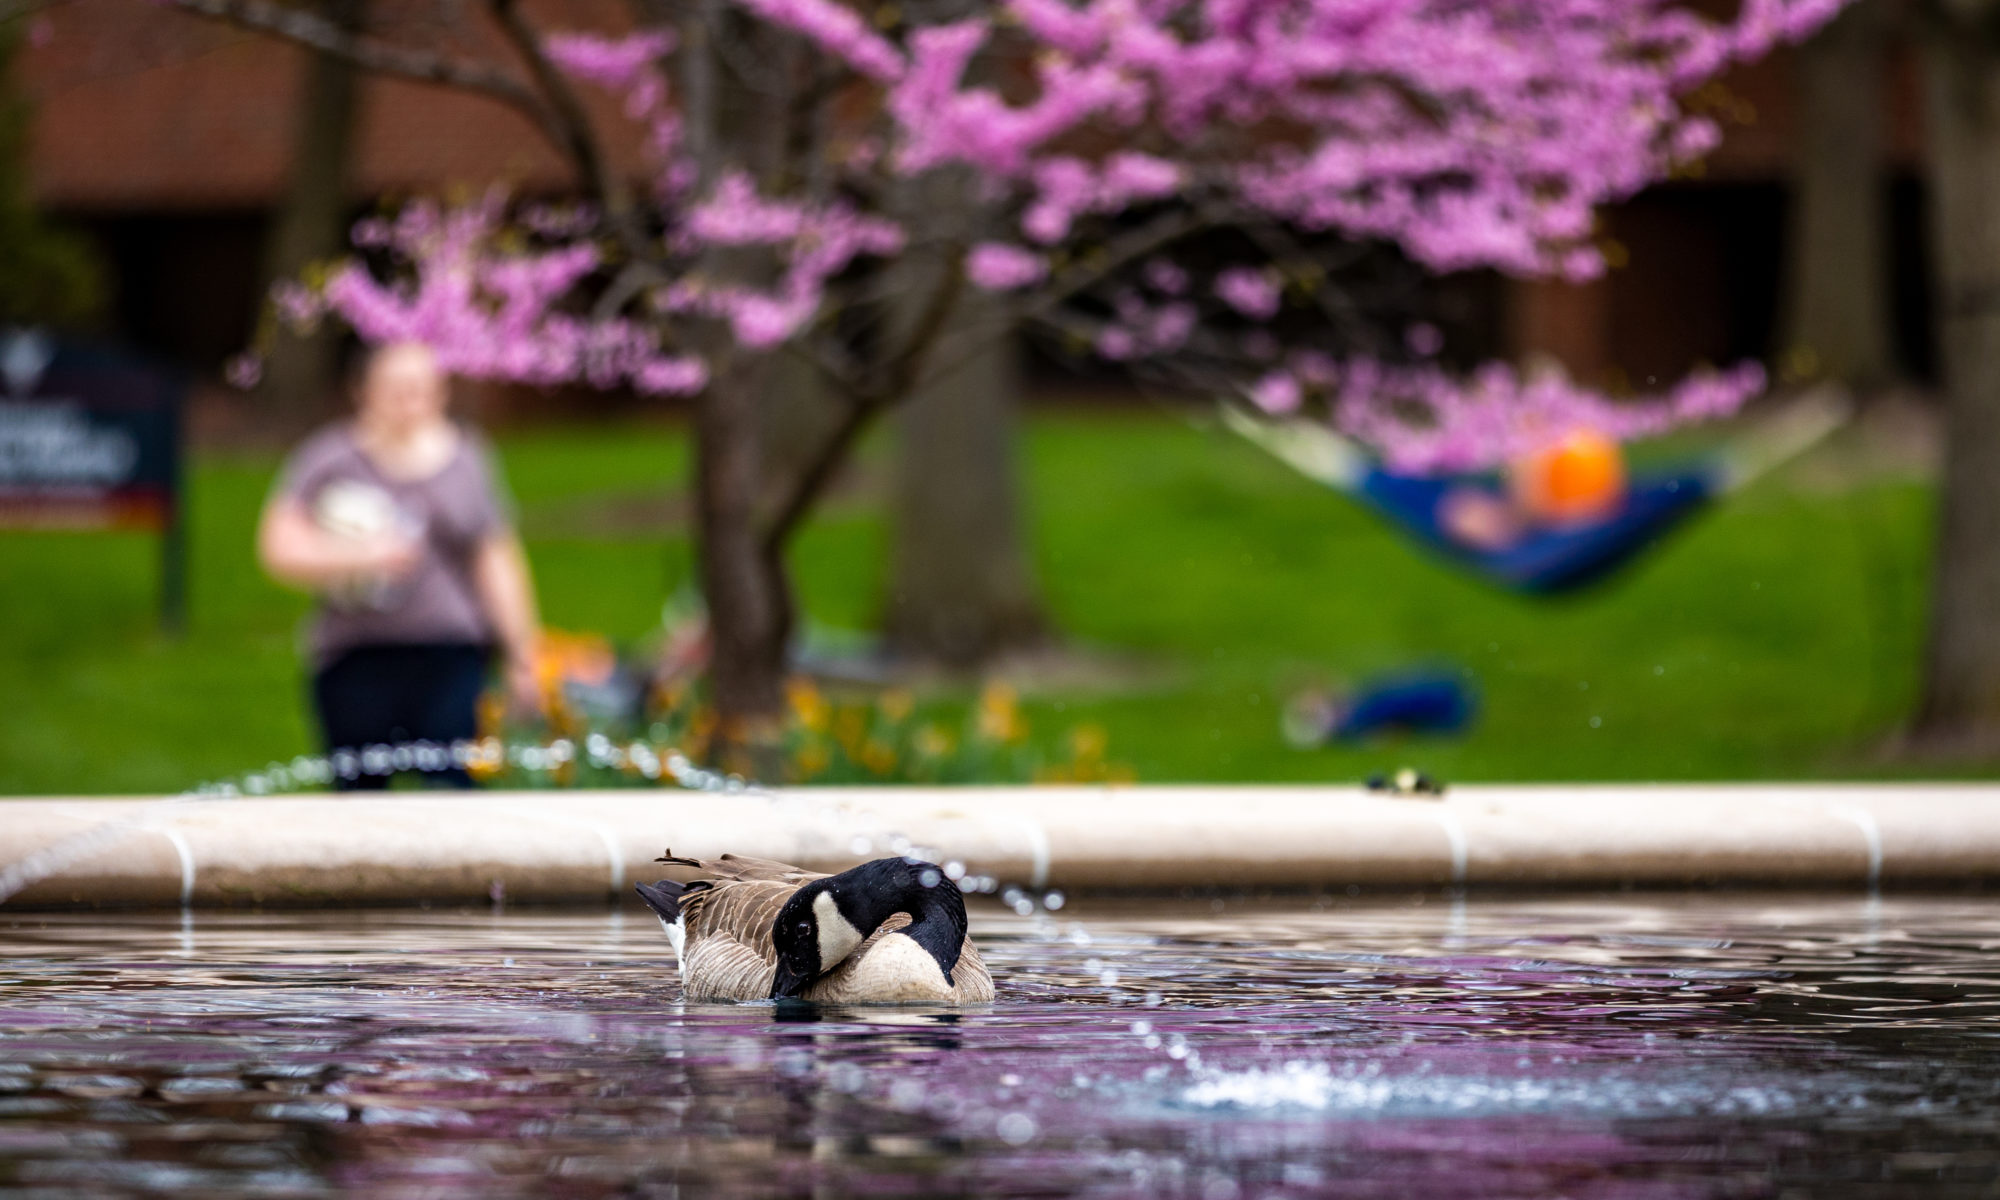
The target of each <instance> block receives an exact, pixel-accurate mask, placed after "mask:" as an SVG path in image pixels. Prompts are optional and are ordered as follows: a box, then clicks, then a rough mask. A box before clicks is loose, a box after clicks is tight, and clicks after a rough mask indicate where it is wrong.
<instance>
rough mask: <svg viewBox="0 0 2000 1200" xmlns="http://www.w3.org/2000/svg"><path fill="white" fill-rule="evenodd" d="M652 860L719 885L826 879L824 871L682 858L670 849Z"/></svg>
mask: <svg viewBox="0 0 2000 1200" xmlns="http://www.w3.org/2000/svg"><path fill="white" fill-rule="evenodd" d="M653 861H654V862H663V863H674V864H676V865H679V866H683V867H693V868H695V869H696V870H698V871H700V872H701V873H702V874H704V875H707V876H709V877H710V878H712V879H714V880H716V881H717V882H718V883H721V882H731V883H734V882H749V881H752V880H757V881H769V882H772V883H788V884H790V885H792V886H793V887H800V886H803V885H805V884H808V883H811V882H812V881H813V880H815V879H825V878H826V873H825V872H823V871H808V870H806V869H805V868H804V867H795V866H792V865H791V864H790V863H781V862H774V861H773V860H771V859H768V858H751V857H749V856H748V855H743V854H725V855H723V856H722V857H721V858H682V857H678V856H676V855H675V854H674V852H673V851H672V850H669V851H667V852H666V853H665V854H663V855H661V856H660V857H659V858H656V859H654V860H653Z"/></svg>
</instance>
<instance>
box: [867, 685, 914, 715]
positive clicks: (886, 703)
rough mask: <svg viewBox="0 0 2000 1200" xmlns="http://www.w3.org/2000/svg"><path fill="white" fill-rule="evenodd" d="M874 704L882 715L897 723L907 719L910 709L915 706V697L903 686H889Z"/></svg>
mask: <svg viewBox="0 0 2000 1200" xmlns="http://www.w3.org/2000/svg"><path fill="white" fill-rule="evenodd" d="M875 704H876V707H878V708H880V709H881V710H882V715H883V716H885V717H887V718H889V720H891V721H893V722H896V723H898V724H901V723H902V722H903V721H906V720H908V719H909V716H910V712H911V710H913V709H915V708H916V706H917V702H916V699H915V698H914V697H912V696H911V695H910V693H909V692H908V691H906V690H905V689H903V688H890V689H889V690H888V691H886V692H883V693H882V696H881V698H880V699H879V700H877V701H876V702H875Z"/></svg>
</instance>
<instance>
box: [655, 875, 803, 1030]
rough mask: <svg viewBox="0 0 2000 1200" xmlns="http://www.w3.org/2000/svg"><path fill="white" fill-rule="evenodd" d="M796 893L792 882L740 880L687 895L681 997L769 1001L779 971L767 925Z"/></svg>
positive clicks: (776, 954) (795, 887) (699, 999)
mask: <svg viewBox="0 0 2000 1200" xmlns="http://www.w3.org/2000/svg"><path fill="white" fill-rule="evenodd" d="M797 890H798V887H797V885H796V884H789V883H778V882H775V881H770V880H744V881H729V882H723V883H717V884H715V885H713V886H712V887H707V888H702V889H701V890H699V891H695V892H691V893H690V894H689V895H688V897H687V899H686V901H685V902H684V911H685V913H686V924H685V926H684V929H685V933H684V934H683V939H682V957H683V958H684V960H685V961H684V962H683V963H682V978H683V979H685V980H686V981H687V985H686V993H685V994H686V998H687V999H689V1000H695V1001H706V1000H765V999H768V998H769V997H770V995H771V981H772V980H773V979H774V978H775V977H776V976H777V973H778V953H777V951H776V950H775V949H774V948H773V947H772V945H771V925H772V923H773V922H775V921H776V920H777V919H778V910H779V909H781V908H783V907H784V905H785V901H786V900H788V899H790V898H791V895H792V893H793V892H795V891H797Z"/></svg>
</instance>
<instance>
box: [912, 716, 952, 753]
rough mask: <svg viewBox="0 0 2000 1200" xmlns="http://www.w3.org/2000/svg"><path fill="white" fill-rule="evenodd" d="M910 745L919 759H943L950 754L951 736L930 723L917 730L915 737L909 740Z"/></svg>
mask: <svg viewBox="0 0 2000 1200" xmlns="http://www.w3.org/2000/svg"><path fill="white" fill-rule="evenodd" d="M911 745H912V746H913V747H914V748H915V750H916V752H917V754H918V755H919V756H920V757H923V758H943V757H944V756H946V755H947V754H950V753H951V748H952V743H951V735H950V734H949V733H946V732H945V731H944V729H943V728H941V727H940V726H938V725H937V724H935V723H932V724H929V725H925V726H924V727H923V728H922V729H919V730H917V736H916V737H915V738H913V739H911Z"/></svg>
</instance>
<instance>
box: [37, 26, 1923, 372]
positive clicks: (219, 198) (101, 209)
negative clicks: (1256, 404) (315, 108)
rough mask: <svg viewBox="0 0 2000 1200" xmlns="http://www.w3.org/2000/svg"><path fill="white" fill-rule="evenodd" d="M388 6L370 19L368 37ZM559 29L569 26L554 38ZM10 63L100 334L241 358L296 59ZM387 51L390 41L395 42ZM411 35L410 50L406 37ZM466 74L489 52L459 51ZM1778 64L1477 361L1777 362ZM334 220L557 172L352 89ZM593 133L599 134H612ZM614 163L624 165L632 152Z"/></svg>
mask: <svg viewBox="0 0 2000 1200" xmlns="http://www.w3.org/2000/svg"><path fill="white" fill-rule="evenodd" d="M393 7H394V6H393V5H385V4H383V3H381V2H380V0H378V3H377V5H376V6H375V10H374V11H375V14H376V19H378V20H381V19H382V10H384V9H385V8H386V9H389V10H390V13H391V16H393ZM537 7H539V8H540V9H541V10H542V11H541V12H540V13H539V14H538V16H539V18H540V19H542V20H545V21H546V22H547V23H548V24H549V25H551V26H562V25H571V26H583V25H589V24H595V23H596V22H597V21H598V19H600V18H602V17H604V16H605V15H606V13H607V12H613V11H617V10H616V9H606V12H598V11H595V10H597V9H599V8H604V7H605V5H604V4H603V0H544V2H543V3H542V4H541V5H539V6H537ZM563 18H566V19H563ZM46 21H47V27H46V36H45V37H41V38H38V39H37V41H39V42H40V43H41V44H40V45H38V46H37V47H36V48H35V49H33V50H32V51H30V52H28V53H26V54H24V55H23V56H22V59H21V76H22V78H21V85H22V86H23V88H24V90H25V92H26V94H27V96H28V98H29V99H30V101H31V102H32V103H33V104H34V105H35V106H36V126H35V134H36V136H35V140H34V149H33V162H32V170H33V178H34V182H35V186H36V189H37V192H38V196H39V198H40V200H41V201H42V203H43V204H44V205H45V206H46V207H48V208H49V209H50V210H52V211H53V212H55V213H56V214H58V215H59V216H61V217H63V218H66V219H68V220H69V221H71V222H72V223H74V224H76V225H79V226H81V227H83V228H84V229H86V230H88V231H89V232H90V233H92V234H93V235H94V236H95V237H96V238H97V240H98V241H99V243H100V244H101V245H102V247H103V248H104V251H105V253H106V256H107V258H108V260H109V262H110V264H111V266H112V273H113V277H114V286H115V295H114V297H113V299H112V302H111V312H110V313H109V314H108V321H109V323H110V324H111V326H112V330H111V331H112V332H114V333H115V334H117V335H119V336H121V337H124V338H127V339H129V340H130V341H132V342H134V343H136V344H138V345H139V346H142V347H144V348H146V349H148V350H151V351H153V352H155V353H157V354H160V355H163V356H166V357H169V358H171V359H173V360H176V361H178V362H181V363H183V364H185V365H188V366H190V367H194V368H197V369H199V370H202V371H208V372H212V371H214V370H216V369H217V368H218V366H219V364H220V363H221V362H222V361H223V360H224V358H225V357H226V356H227V355H229V354H231V353H233V352H234V351H236V350H238V349H240V348H241V347H242V346H243V345H244V342H245V338H246V336H247V331H248V330H249V328H250V325H251V322H252V319H253V314H254V312H255V310H256V306H257V291H258V278H259V262H260V259H261V256H262V252H263V246H264V242H265V239H266V237H267V229H268V226H269V224H270V219H271V214H272V212H273V211H274V208H275V207H276V205H277V204H278V202H279V200H280V198H281V196H282V194H283V189H284V186H285V181H286V177H287V171H288V168H289V163H290V157H291V153H292V145H293V140H294V136H295V133H294V126H295V123H296V121H297V117H298V108H299V106H298V104H297V102H296V99H295V98H296V96H297V95H298V93H299V90H300V88H301V86H302V80H303V78H304V74H305V72H304V70H303V68H304V65H305V62H306V59H305V55H304V53H303V52H302V51H299V50H297V49H295V48H293V47H290V46H286V45H282V44H278V43H276V42H273V41H271V40H269V39H265V38H261V37H258V36H255V35H252V34H247V33H242V32H238V31H235V30H233V29H229V28H225V27H222V26H219V25H216V24H213V23H209V22H204V21H201V20H198V19H194V18H190V17H186V16H183V15H180V14H178V13H175V12H172V11H169V10H165V9H163V8H161V7H160V6H158V5H156V4H153V3H149V2H148V0H92V2H91V3H89V4H81V5H68V6H58V7H55V8H53V9H52V10H50V12H49V15H48V16H47V17H46ZM385 32H388V33H390V34H392V35H393V34H395V33H397V32H399V31H397V30H395V29H393V28H390V29H388V30H386V31H385ZM400 32H402V33H403V34H405V35H406V36H419V37H420V36H423V35H424V33H425V32H426V31H424V30H421V29H417V30H410V29H405V30H402V31H400ZM467 49H469V50H473V51H477V52H480V53H482V54H485V53H492V52H493V49H494V47H492V46H485V47H467ZM1907 59H1908V56H1907V55H1898V56H1897V57H1896V60H1895V61H1894V62H1893V63H1892V66H1891V70H1890V71H1889V75H1888V85H1887V86H1886V87H1885V88H1884V92H1885V94H1884V96H1883V98H1882V103H1883V104H1884V105H1886V106H1887V108H1888V124H1889V128H1890V130H1891V136H1890V143H1891V144H1890V147H1889V155H1888V160H1889V161H1888V163H1887V169H1886V172H1885V175H1886V178H1885V179H1883V180H1882V181H1880V182H1881V185H1882V186H1884V187H1887V188H1889V189H1890V190H1891V196H1892V202H1891V213H1892V221H1891V224H1892V229H1891V230H1890V231H1889V238H1890V246H1891V276H1892V279H1893V283H1894V287H1895V293H1896V296H1895V299H1896V303H1895V306H1894V311H1895V313H1896V320H1897V329H1896V330H1895V338H1894V345H1895V350H1896V354H1897V358H1898V359H1899V365H1900V366H1901V367H1902V368H1903V369H1904V370H1905V371H1907V372H1909V373H1911V374H1914V375H1917V376H1923V375H1926V374H1928V373H1929V371H1930V369H1931V365H1932V358H1933V355H1932V352H1931V349H1930V334H1929V330H1928V310H1929V303H1928V296H1927V287H1926V283H1925V280H1926V271H1925V267H1924V248H1923V234H1922V229H1923V204H1922V195H1921V184H1920V177H1919V172H1918V169H1917V167H1918V163H1919V161H1920V157H1921V148H1920V146H1919V144H1918V143H1919V131H1920V122H1919V120H1918V113H1917V105H1916V92H1917V89H1916V87H1915V80H1914V78H1913V71H1912V69H1911V67H1910V64H1909V62H1908V61H1907ZM1788 66H1789V64H1788V61H1787V59H1786V57H1785V56H1784V55H1783V54H1780V55H1778V56H1775V57H1773V58H1772V59H1769V60H1767V61H1765V62H1763V63H1759V64H1757V65H1755V66H1753V67H1751V68H1748V69H1744V70H1740V71H1738V72H1736V73H1735V74H1733V75H1732V76H1731V77H1729V78H1728V79H1727V80H1726V81H1725V85H1726V91H1727V95H1728V98H1727V100H1726V101H1724V103H1725V104H1726V105H1727V107H1728V108H1730V109H1732V110H1734V112H1735V113H1736V115H1737V117H1738V119H1739V123H1736V124H1733V125H1732V127H1731V128H1730V130H1729V133H1728V136H1727V138H1726V140H1725V142H1724V144H1723V146H1722V147H1721V149H1720V150H1719V151H1718V152H1717V153H1716V154H1714V155H1713V156H1712V157H1711V159H1710V160H1709V161H1708V163H1707V164H1706V169H1705V171H1704V172H1703V174H1702V175H1701V176H1700V177H1699V178H1694V179H1687V180H1680V181H1674V182H1669V183H1664V184H1661V185H1659V186H1657V187H1655V188H1653V189H1651V190H1649V191H1648V192H1646V193H1645V194H1643V195H1641V196H1639V197H1638V198H1636V199H1634V200H1632V201H1630V202H1628V203H1626V204H1624V205H1621V206H1619V207H1618V208H1616V209H1614V210H1613V211H1611V212H1610V213H1608V214H1607V232H1608V233H1609V234H1610V235H1611V236H1612V237H1613V238H1614V239H1615V240H1616V241H1617V242H1618V243H1619V244H1620V245H1622V246H1623V247H1624V248H1625V250H1626V251H1627V259H1628V261H1627V263H1626V265H1624V266H1623V267H1622V269H1619V270H1617V271H1614V272H1613V273H1612V274H1611V275H1610V277H1609V278H1607V279H1605V280H1603V281H1600V282H1598V283H1596V284H1592V285H1589V286H1584V287H1571V286H1566V285H1560V284H1553V283H1539V282H1528V281H1520V280H1511V279H1500V278H1492V279H1488V280H1484V281H1477V282H1476V285H1475V286H1473V287H1470V288H1466V289H1462V291H1463V294H1464V295H1466V296H1469V297H1472V299H1471V300H1469V301H1467V302H1466V303H1467V304H1468V305H1469V307H1470V309H1471V311H1470V312H1469V313H1468V314H1467V315H1466V316H1467V319H1466V322H1465V323H1467V324H1469V325H1470V326H1471V327H1473V328H1474V329H1476V330H1478V331H1479V333H1480V335H1481V336H1479V337H1478V338H1477V341H1478V342H1479V343H1481V344H1482V345H1483V347H1484V348H1488V349H1491V350H1494V351H1498V352H1502V353H1508V354H1513V355H1521V354H1525V353H1535V352H1539V353H1548V354H1553V355H1555V356H1556V357H1558V358H1560V359H1561V360H1563V361H1565V362H1566V363H1568V364H1569V365H1570V366H1571V368H1572V370H1573V371H1575V372H1576V373H1577V374H1578V375H1579V376H1580V377H1582V378H1586V379H1593V380H1599V381H1607V382H1612V383H1614V384H1615V383H1621V382H1629V383H1630V384H1633V385H1638V386H1644V385H1645V383H1646V382H1647V381H1648V380H1649V379H1652V378H1658V379H1661V380H1666V379H1671V378H1673V377H1677V376H1678V375H1680V374H1681V373H1683V372H1684V371H1685V370H1686V369H1687V368H1688V367H1690V366H1691V365H1694V364H1697V363H1700V362H1722V361H1733V360H1737V359H1742V358H1746V357H1754V358H1769V357H1771V356H1772V355H1773V354H1775V353H1776V352H1777V351H1778V350H1779V349H1780V347H1779V346H1778V344H1777V341H1778V336H1779V335H1778V333H1777V324H1778V314H1779V311H1780V306H1781V298H1782V289H1783V286H1784V279H1783V274H1784V270H1783V262H1782V260H1783V252H1784V246H1785V238H1784V236H1783V233H1784V222H1785V219H1786V207H1787V203H1786V198H1787V190H1788V189H1787V186H1786V182H1785V181H1786V178H1787V174H1788V169H1789V163H1788V154H1789V150H1790V146H1791V140H1792V139H1791V128H1792V121H1791V116H1792V105H1791V103H1790V102H1789V99H1790V92H1791V81H1790V72H1789V69H1788ZM358 122H359V126H358V134H357V144H358V153H357V158H356V161H355V164H354V169H353V195H352V197H351V200H352V202H353V205H354V207H355V210H356V211H357V212H360V211H362V210H363V209H365V208H366V207H367V206H368V205H370V204H371V203H373V202H375V200H376V199H377V198H378V197H381V196H384V195H388V196H395V195H398V194H408V193H410V192H415V191H430V192H434V191H438V190H443V189H451V188H454V187H476V186H482V185H483V184H485V183H486V182H488V181H491V180H495V179H502V180H506V181H509V182H510V183H513V184H515V185H516V186H519V187H522V188H525V189H528V190H535V189H539V188H551V189H553V188H559V187H561V186H562V182H563V179H564V176H563V174H562V170H561V166H560V163H559V161H558V160H557V158H556V157H555V155H554V154H553V153H552V152H551V151H549V150H548V149H547V148H546V147H545V146H543V145H542V143H541V142H540V141H539V140H538V138H537V136H536V135H535V134H534V133H533V131H532V130H531V129H530V128H529V126H528V124H527V123H526V121H525V120H524V119H523V118H521V117H519V116H518V115H516V114H515V113H513V112H511V111H509V110H507V109H504V108H502V107H500V106H498V105H496V104H494V103H492V102H490V101H487V100H483V99H479V98H476V97H471V96H466V95H462V94H455V93H453V92H450V91H448V90H445V89H440V88H429V87H424V86H421V85H417V84H412V83H405V82H400V81H386V80H370V81H368V82H366V83H365V84H364V85H363V88H362V92H361V100H360V105H359V116H358ZM611 124H613V125H616V124H617V123H616V122H612V123H611ZM622 153H625V154H628V155H629V154H631V153H632V147H629V146H628V147H625V148H623V150H622Z"/></svg>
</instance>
